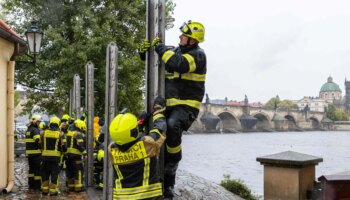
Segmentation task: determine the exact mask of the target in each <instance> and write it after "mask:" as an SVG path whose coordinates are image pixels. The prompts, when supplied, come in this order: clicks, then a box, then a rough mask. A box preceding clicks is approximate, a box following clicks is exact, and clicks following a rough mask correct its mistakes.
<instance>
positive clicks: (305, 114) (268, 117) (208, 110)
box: [190, 103, 324, 132]
mask: <svg viewBox="0 0 350 200" xmlns="http://www.w3.org/2000/svg"><path fill="white" fill-rule="evenodd" d="M323 118H324V112H314V111H300V110H296V109H295V110H290V109H280V108H278V109H276V110H275V109H266V108H261V107H259V108H257V107H249V106H247V105H246V106H230V105H221V104H209V103H203V104H202V105H201V110H200V113H199V115H198V118H197V119H196V121H195V122H194V123H193V125H192V127H191V128H190V131H193V132H250V131H303V130H319V129H322V128H323V127H324V126H323V123H322V119H323Z"/></svg>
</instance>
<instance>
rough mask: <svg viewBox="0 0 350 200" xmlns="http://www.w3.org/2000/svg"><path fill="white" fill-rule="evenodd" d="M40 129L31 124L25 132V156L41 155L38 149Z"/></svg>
mask: <svg viewBox="0 0 350 200" xmlns="http://www.w3.org/2000/svg"><path fill="white" fill-rule="evenodd" d="M39 141H40V129H39V127H38V126H36V125H34V124H31V125H30V126H29V127H28V130H27V132H26V155H27V156H36V155H41V149H40V144H39Z"/></svg>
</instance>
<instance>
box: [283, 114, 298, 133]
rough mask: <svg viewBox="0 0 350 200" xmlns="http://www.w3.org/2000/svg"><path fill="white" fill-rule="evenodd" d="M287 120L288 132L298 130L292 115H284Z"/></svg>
mask: <svg viewBox="0 0 350 200" xmlns="http://www.w3.org/2000/svg"><path fill="white" fill-rule="evenodd" d="M284 118H286V119H287V120H288V130H295V129H297V128H298V126H297V122H296V120H295V117H294V116H293V115H286V116H284Z"/></svg>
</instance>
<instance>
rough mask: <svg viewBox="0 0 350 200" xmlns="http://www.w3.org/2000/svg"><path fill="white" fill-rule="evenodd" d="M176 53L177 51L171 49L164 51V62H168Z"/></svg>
mask: <svg viewBox="0 0 350 200" xmlns="http://www.w3.org/2000/svg"><path fill="white" fill-rule="evenodd" d="M174 54H175V52H173V51H170V50H168V51H166V52H164V54H163V56H162V60H163V62H164V63H167V62H168V60H169V59H170V58H171V57H173V55H174Z"/></svg>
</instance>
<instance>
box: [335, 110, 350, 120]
mask: <svg viewBox="0 0 350 200" xmlns="http://www.w3.org/2000/svg"><path fill="white" fill-rule="evenodd" d="M335 117H336V119H337V121H349V114H348V113H347V112H345V111H343V110H341V109H336V110H335Z"/></svg>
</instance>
